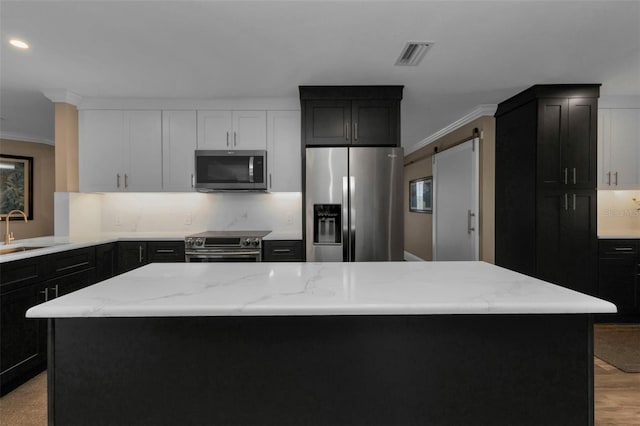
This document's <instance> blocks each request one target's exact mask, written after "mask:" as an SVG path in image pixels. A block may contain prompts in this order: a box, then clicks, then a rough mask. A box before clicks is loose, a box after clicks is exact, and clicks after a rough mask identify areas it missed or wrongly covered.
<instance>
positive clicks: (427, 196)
mask: <svg viewBox="0 0 640 426" xmlns="http://www.w3.org/2000/svg"><path fill="white" fill-rule="evenodd" d="M432 194H433V177H432V176H428V177H423V178H420V179H414V180H412V181H410V182H409V211H411V212H416V213H432V212H433V195H432Z"/></svg>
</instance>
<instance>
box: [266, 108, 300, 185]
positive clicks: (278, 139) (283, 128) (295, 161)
mask: <svg viewBox="0 0 640 426" xmlns="http://www.w3.org/2000/svg"><path fill="white" fill-rule="evenodd" d="M300 131H301V130H300V111H268V112H267V168H268V177H267V178H268V181H267V184H268V189H269V191H271V192H300V191H301V188H302V172H301V164H302V159H301V157H300V149H301V147H300V143H301V142H300Z"/></svg>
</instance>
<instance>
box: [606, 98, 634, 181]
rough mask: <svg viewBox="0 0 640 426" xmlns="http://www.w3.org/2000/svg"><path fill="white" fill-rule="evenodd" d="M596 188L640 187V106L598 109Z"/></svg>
mask: <svg viewBox="0 0 640 426" xmlns="http://www.w3.org/2000/svg"><path fill="white" fill-rule="evenodd" d="M598 176H599V178H598V189H640V109H634V108H609V109H599V110H598Z"/></svg>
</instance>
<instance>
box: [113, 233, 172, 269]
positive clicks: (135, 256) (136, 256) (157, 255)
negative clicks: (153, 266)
mask: <svg viewBox="0 0 640 426" xmlns="http://www.w3.org/2000/svg"><path fill="white" fill-rule="evenodd" d="M184 261H185V258H184V241H182V240H179V241H119V242H118V267H117V273H118V274H123V273H125V272H128V271H131V270H133V269H136V268H139V267H141V266H144V265H147V264H149V263H162V262H184Z"/></svg>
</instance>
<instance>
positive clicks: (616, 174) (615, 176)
mask: <svg viewBox="0 0 640 426" xmlns="http://www.w3.org/2000/svg"><path fill="white" fill-rule="evenodd" d="M613 177H614V178H615V179H616V180H615V182H613V184H614V185H615V186H618V172H615V173H614V174H613Z"/></svg>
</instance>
